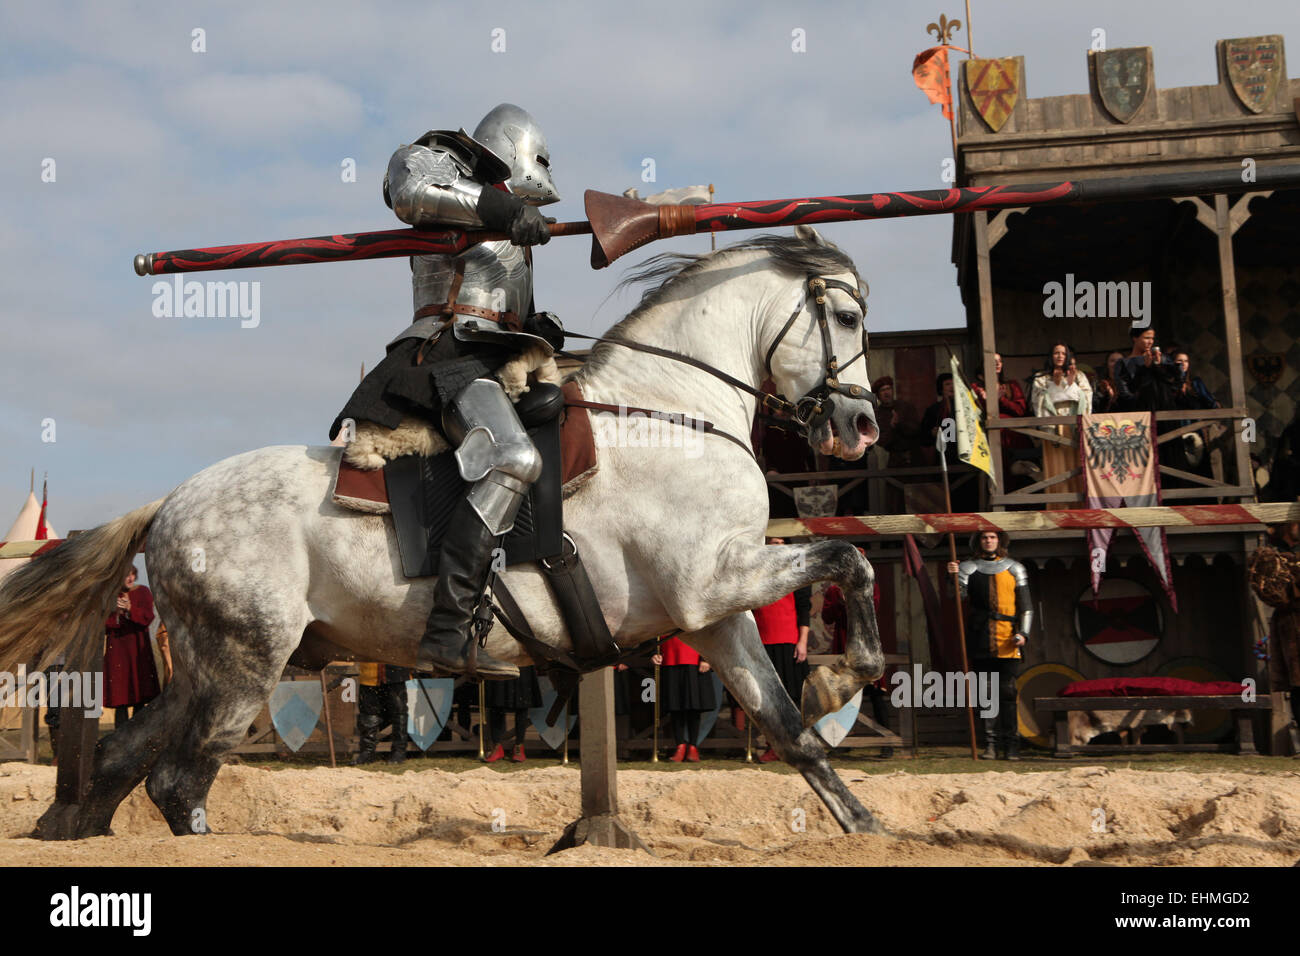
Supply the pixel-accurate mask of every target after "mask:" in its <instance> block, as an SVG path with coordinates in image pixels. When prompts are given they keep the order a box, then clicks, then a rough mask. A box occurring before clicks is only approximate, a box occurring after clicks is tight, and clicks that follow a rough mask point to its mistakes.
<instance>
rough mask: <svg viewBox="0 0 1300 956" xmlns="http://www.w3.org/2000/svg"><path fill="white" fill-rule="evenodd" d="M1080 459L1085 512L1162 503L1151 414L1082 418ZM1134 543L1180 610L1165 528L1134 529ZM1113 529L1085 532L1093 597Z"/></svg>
mask: <svg viewBox="0 0 1300 956" xmlns="http://www.w3.org/2000/svg"><path fill="white" fill-rule="evenodd" d="M1080 424H1081V426H1082V427H1080V429H1079V460H1080V461H1081V462H1082V463H1083V474H1084V481H1085V494H1086V495H1087V499H1088V507H1089V508H1125V507H1128V508H1149V507H1151V506H1152V505H1158V504H1160V459H1159V457H1158V456H1157V454H1156V435H1155V429H1153V428H1152V427H1151V425H1152V422H1151V413H1150V412H1124V413H1122V414H1114V413H1111V414H1105V415H1092V414H1084V415H1081V416H1080ZM1133 533H1134V534H1135V535H1137V538H1138V543H1139V544H1141V546H1142V551H1143V553H1144V554H1146V556H1147V561H1149V562H1150V563H1151V567H1152V569H1153V570H1154V571H1155V572H1156V577H1158V578H1159V579H1160V584H1161V585H1162V586H1163V587H1164V589H1165V596H1166V597H1167V598H1169V606H1170V607H1171V608H1173V609H1174V611H1177V610H1178V596H1177V595H1176V594H1175V593H1174V577H1173V568H1172V567H1171V565H1170V561H1169V543H1168V539H1167V538H1166V536H1165V529H1164V528H1163V527H1155V528H1134V529H1133ZM1114 536H1115V529H1114V528H1089V529H1088V555H1089V558H1090V560H1091V563H1092V593H1093V595H1094V597H1095V596H1096V594H1097V592H1098V590H1100V588H1101V576H1102V574H1103V573H1104V571H1105V567H1106V554H1107V552H1108V551H1109V550H1110V542H1111V539H1112V538H1113V537H1114Z"/></svg>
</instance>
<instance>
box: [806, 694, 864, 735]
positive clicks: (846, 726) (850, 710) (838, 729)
mask: <svg viewBox="0 0 1300 956" xmlns="http://www.w3.org/2000/svg"><path fill="white" fill-rule="evenodd" d="M861 706H862V691H858V692H857V693H856V694H854V695H853V699H852V700H850V701H849V702H848V703H847V704H845V705H844V706H843V707H841V708H840V709H839V710H837V711H835V713H833V714H827V715H826V716H825V717H823V718H822V719H821V720H819V721H817V723H815V724H813V730H815V731H817V733H818V734H819V735H820V736H821V738H822V740H824V741H826V743H827V744H828V745H829V746H831V747H838V746H839V745H840V744H841V743H843V742H844V738H845V737H847V736H848V735H849V731H851V730H852V729H853V725H854V724H856V723H857V722H858V709H859V708H860V707H861Z"/></svg>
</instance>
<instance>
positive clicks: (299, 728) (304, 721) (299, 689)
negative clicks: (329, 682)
mask: <svg viewBox="0 0 1300 956" xmlns="http://www.w3.org/2000/svg"><path fill="white" fill-rule="evenodd" d="M324 703H325V699H324V695H323V694H322V693H321V687H320V681H318V680H282V681H280V683H278V684H276V685H275V690H273V691H271V705H270V707H271V725H272V726H273V727H275V732H276V733H277V734H279V735H280V739H281V740H283V741H284V742H285V745H286V746H287V747H288V748H289V749H290V750H292V751H294V753H297V752H298V749H299V748H300V747H302V745H303V744H305V743H306V742H307V738H308V737H310V736H311V735H312V731H314V730H315V729H316V724H317V722H318V721H319V720H320V715H321V709H322V707H323V706H324Z"/></svg>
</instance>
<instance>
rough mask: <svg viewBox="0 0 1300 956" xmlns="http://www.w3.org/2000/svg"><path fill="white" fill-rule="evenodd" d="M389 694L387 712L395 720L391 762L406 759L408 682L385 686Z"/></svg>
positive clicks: (386, 692) (389, 756) (386, 693)
mask: <svg viewBox="0 0 1300 956" xmlns="http://www.w3.org/2000/svg"><path fill="white" fill-rule="evenodd" d="M383 691H384V694H385V695H386V696H387V698H388V700H387V714H388V716H389V717H391V718H392V720H393V749H392V750H390V751H388V762H389V763H402V762H403V761H404V760H406V743H407V740H408V739H409V738H408V737H407V734H406V716H407V714H406V684H404V683H403V684H399V683H396V682H391V683H388V684H385V685H384V687H383Z"/></svg>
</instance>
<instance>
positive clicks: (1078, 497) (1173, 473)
mask: <svg viewBox="0 0 1300 956" xmlns="http://www.w3.org/2000/svg"><path fill="white" fill-rule="evenodd" d="M1153 417H1154V419H1155V420H1156V421H1157V422H1169V421H1186V422H1188V423H1189V424H1187V425H1184V426H1181V427H1179V428H1176V429H1171V430H1170V431H1168V432H1165V433H1163V434H1160V435H1157V436H1156V443H1157V445H1164V444H1166V443H1167V442H1170V441H1173V440H1175V439H1177V438H1181V437H1182V436H1183V435H1186V434H1189V433H1191V432H1196V431H1202V430H1209V431H1211V432H1214V431H1215V430H1216V429H1220V430H1221V429H1224V428H1225V424H1224V423H1226V427H1228V428H1231V430H1232V433H1233V434H1234V435H1239V434H1240V430H1241V426H1240V425H1238V424H1237V423H1238V422H1241V421H1243V420H1244V419H1246V418H1247V417H1248V416H1247V414H1246V411H1245V410H1244V409H1240V408H1212V409H1204V410H1182V409H1175V410H1173V411H1163V412H1155V413H1154V415H1153ZM1078 424H1079V419H1078V418H1077V417H1075V416H1071V415H1054V416H1051V417H1043V418H1028V417H1026V418H1000V419H997V420H996V421H992V422H989V423H988V428H989V442H990V445H991V446H996V448H997V450H996V451H995V454H996V453H997V451H1001V450H1002V449H1001V448H1000V444H998V438H997V433H998V430H999V429H1010V430H1012V431H1014V432H1016V433H1018V434H1021V435H1027V436H1029V437H1030V438H1033V439H1036V440H1038V441H1044V442H1052V443H1054V444H1057V445H1068V446H1071V447H1073V446H1074V445H1075V443H1076V441H1077V438H1076V437H1074V436H1071V437H1065V436H1061V435H1058V434H1056V432H1054V431H1049V430H1047V429H1046V428H1045V427H1044V426H1048V425H1070V426H1072V427H1078ZM1222 433H1223V432H1222V431H1219V434H1222ZM1218 437H1219V435H1218V434H1212V435H1211V436H1210V437H1209V438H1208V439H1207V440H1206V454H1207V455H1208V456H1209V458H1210V466H1211V469H1212V471H1213V473H1214V477H1213V478H1206V477H1204V476H1203V475H1197V474H1193V473H1192V472H1188V471H1183V470H1181V469H1178V468H1173V467H1171V466H1169V465H1160V466H1159V467H1160V474H1161V475H1162V476H1166V477H1170V478H1179V479H1183V480H1184V481H1188V482H1191V483H1192V484H1195V485H1197V486H1198V487H1195V488H1166V489H1163V490H1162V491H1161V497H1162V498H1163V499H1164V500H1166V501H1175V500H1178V499H1187V498H1217V499H1227V498H1231V499H1241V498H1253V497H1254V496H1255V483H1254V477H1253V476H1252V475H1250V474H1249V473H1247V474H1245V475H1242V474H1239V473H1238V472H1239V470H1240V467H1241V462H1242V460H1243V459H1244V460H1245V462H1246V463H1247V464H1246V467H1247V468H1248V467H1249V460H1250V458H1249V452H1245V451H1244V446H1243V448H1242V451H1240V452H1239V453H1238V454H1237V455H1235V456H1230V457H1233V458H1234V459H1235V461H1236V466H1235V467H1234V468H1233V469H1232V471H1233V475H1232V478H1233V480H1232V481H1229V480H1227V479H1225V477H1224V475H1223V473H1224V470H1225V465H1224V462H1223V460H1222V459H1223V457H1225V456H1223V455H1222V454H1220V452H1221V449H1215V448H1212V447H1210V446H1211V445H1212V444H1213V443H1214V441H1216V440H1217V438H1218ZM873 454H874V453H873ZM1008 464H1009V463H1008V461H1007V460H1006V459H1005V457H1004V458H1003V462H1002V466H1003V474H1004V475H1005V474H1006V467H1007V465H1008ZM1081 471H1082V470H1081V468H1073V469H1071V470H1069V471H1065V472H1061V473H1060V474H1056V475H1048V476H1044V477H1043V478H1041V479H1040V480H1038V481H1035V482H1034V483H1033V484H1030V485H1028V486H1027V487H1023V488H1019V489H1017V490H1016V491H1014V492H998V491H996V490H994V489H992V488H990V487H989V483H988V481H987V480H984V479H983V478H982V474H983V473H982V472H980V471H979V470H977V469H975V468H972V467H971V466H969V465H965V464H958V465H950V466H949V468H948V475H949V482H950V485H951V487H952V488H954V489H956V488H959V487H961V486H962V485H964V484H966V483H967V482H971V481H977V482H978V483H979V485H980V509H981V510H994V509H999V508H1001V507H1003V506H1006V505H1025V504H1031V505H1032V504H1037V505H1045V504H1048V503H1052V504H1057V503H1061V504H1070V505H1080V504H1084V503H1085V502H1084V497H1085V496H1084V495H1083V494H1081V493H1079V492H1047V491H1045V490H1044V489H1047V488H1050V487H1052V486H1054V485H1057V484H1060V483H1061V482H1063V481H1068V480H1069V479H1071V478H1074V477H1076V476H1078V475H1079V474H1081ZM942 480H943V479H942V469H941V468H940V467H939V465H937V464H935V465H926V466H923V467H912V468H888V467H885V468H876V467H870V466H868V467H865V468H852V469H850V468H844V469H835V470H826V471H801V472H788V473H785V474H771V475H768V476H767V482H768V484H769V485H770V486H771V487H773V488H777V489H779V490H780V491H782V492H784V493H785V494H786V495H789V496H790V497H791V498H793V497H794V486H796V485H804V484H809V483H813V482H817V483H825V484H836V485H838V486H839V494H840V496H841V497H843V496H844V495H846V494H848V493H849V492H851V491H853V490H854V489H855V488H857V487H858V486H860V485H861V484H862V483H863V482H864V481H865V482H868V488H869V500H870V512H871V513H872V514H881V513H884V512H885V511H887V510H888V509H887V508H886V504H885V501H884V500H883V495H882V494H881V491H882V490H883V488H884V487H889V486H892V487H894V488H898V489H904V488H905V487H906V486H907V485H908V484H911V483H914V482H915V483H923V484H928V483H935V484H938V483H940V482H942ZM873 486H875V487H873ZM1003 486H1004V487H1005V480H1004V482H1003Z"/></svg>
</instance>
